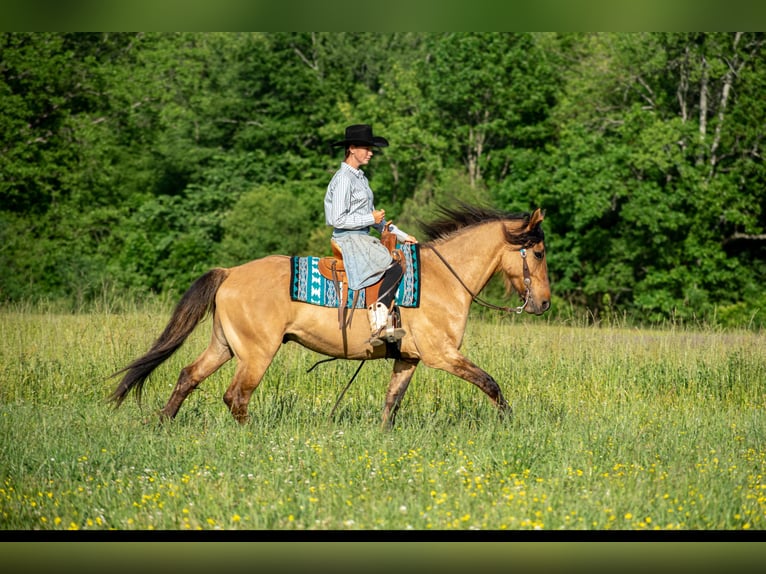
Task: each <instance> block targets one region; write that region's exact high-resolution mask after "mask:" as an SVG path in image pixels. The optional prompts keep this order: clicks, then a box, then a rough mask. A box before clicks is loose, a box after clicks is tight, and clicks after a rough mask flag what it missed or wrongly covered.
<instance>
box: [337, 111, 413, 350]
mask: <svg viewBox="0 0 766 574" xmlns="http://www.w3.org/2000/svg"><path fill="white" fill-rule="evenodd" d="M331 145H332V146H333V147H341V146H342V147H344V148H345V150H346V153H345V159H344V160H343V162H342V163H341V164H340V168H339V169H338V171H336V172H335V175H333V177H332V179H331V180H330V184H329V185H328V186H327V193H326V194H325V198H324V213H325V221H326V223H327V225H330V226H332V228H333V233H332V241H333V242H334V243H335V244H336V246H337V247H338V248H339V249H340V251H341V253H342V254H343V264H344V266H345V268H346V275H347V276H348V287H349V289H352V290H355V291H356V290H359V289H363V288H365V287H367V286H369V285H373V284H374V283H376V282H377V281H379V280H380V279H381V278H382V279H383V282H382V284H381V287H380V296H379V298H378V300H377V301H373V302H372V303H371V304H370V305H369V307H368V310H367V314H368V317H369V319H370V327H371V329H372V335H371V336H370V342H371V343H372V345H373V346H378V345H382V344H384V343H385V342H386V341H388V342H396V341H398V340H400V339H401V338H402V337H403V336H404V335H405V331H404V329H400V328H397V329H391V328H388V329H387V328H386V327H387V325H390V323H389V321H388V319H389V313H390V312H391V311H392V310H393V300H394V295H395V293H396V286H397V284H398V283H399V281H400V280H401V278H402V269H401V267H400V266H399V264H398V263H396V262H394V261H393V259H392V257H391V254H390V253H389V251H388V249H387V248H386V247H385V246H384V245H383V244H382V243H381V242H380V241H379V240H378V239H377V238H376V237H374V236H372V235H370V228H374V229H376V230H377V231H378V232H379V233H382V232H383V229H384V228H385V226H386V225H387V222H386V219H385V216H386V212H385V210H383V209H375V206H374V204H373V201H374V198H373V194H372V190H371V189H370V184H369V182H368V181H367V177H366V176H365V175H364V172H363V171H362V170H361V166H363V165H367V164H368V163H369V161H370V159H371V158H372V155H373V149H378V148H382V147H387V146H388V141H387V140H386V139H385V138H382V137H379V136H374V135H373V133H372V127H371V126H369V125H367V124H357V125H352V126H348V127H347V128H346V134H345V138H344V139H342V140H340V141H337V142H334V143H333V144H331ZM388 225H389V227H388V228H389V230H390V231H391V232H392V233H393V234H394V235H396V238H397V239H398V240H399V241H400V242H401V243H405V244H409V243H417V239H415V237H413V236H412V235H409V234H407V233H405V232H404V231H402V230H400V229H399V228H397V227H396V226H395V225H393V224H388ZM368 303H370V302H368ZM384 331H385V332H384Z"/></svg>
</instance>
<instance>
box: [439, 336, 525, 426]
mask: <svg viewBox="0 0 766 574" xmlns="http://www.w3.org/2000/svg"><path fill="white" fill-rule="evenodd" d="M429 366H432V367H435V368H437V369H442V370H444V371H447V372H448V373H452V374H453V375H455V376H458V377H460V378H461V379H463V380H466V381H468V382H469V383H473V384H474V385H476V386H477V387H479V388H480V389H481V390H482V391H484V393H485V394H486V395H487V396H488V397H489V398H490V400H491V401H492V403H493V404H494V405H495V406H496V407H497V408H498V409H499V410H500V411H502V412H506V413H510V411H511V407H510V405H509V404H508V403H507V402H506V400H505V397H503V393H502V392H501V391H500V386H499V385H498V384H497V383H496V382H495V379H493V378H492V377H491V376H490V375H489V374H488V373H487V372H485V371H483V370H482V369H480V368H479V367H477V366H476V365H474V364H473V363H472V362H471V361H469V360H468V359H466V358H465V357H464V356H463V355H462V354H461V353H460V352H459V351H458V350H456V349H455V350H453V351H452V352H447V353H445V355H444V356H443V357H442V358H441V360H439V361H437V362H431V363H430V365H429Z"/></svg>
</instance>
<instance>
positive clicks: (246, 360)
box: [223, 339, 281, 424]
mask: <svg viewBox="0 0 766 574" xmlns="http://www.w3.org/2000/svg"><path fill="white" fill-rule="evenodd" d="M258 345H259V347H258V348H250V349H248V354H247V356H244V357H243V356H240V357H237V358H238V360H239V364H238V365H237V370H236V371H235V373H234V379H233V380H232V381H231V384H230V385H229V388H228V389H226V393H224V395H223V401H224V402H225V403H226V406H228V407H229V410H230V411H231V414H232V416H233V417H234V418H235V419H236V420H237V422H239V423H241V424H244V423H246V422H247V420H248V414H247V405H248V403H249V402H250V396H251V395H252V394H253V391H255V389H256V388H257V387H258V385H259V384H260V383H261V379H262V378H263V375H264V374H265V373H266V369H268V368H269V365H270V364H271V361H272V359H273V358H274V355H276V353H277V351H278V350H279V346H280V345H281V339H275V340H274V341H273V342H272V343H271V344H267V343H266V342H261V341H259V343H258Z"/></svg>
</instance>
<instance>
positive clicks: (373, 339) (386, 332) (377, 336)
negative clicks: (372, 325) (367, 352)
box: [369, 325, 407, 347]
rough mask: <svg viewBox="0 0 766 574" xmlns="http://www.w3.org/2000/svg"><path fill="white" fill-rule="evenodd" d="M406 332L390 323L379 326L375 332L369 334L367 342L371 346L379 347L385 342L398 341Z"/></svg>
mask: <svg viewBox="0 0 766 574" xmlns="http://www.w3.org/2000/svg"><path fill="white" fill-rule="evenodd" d="M406 334H407V331H405V330H404V329H402V328H401V327H394V326H391V325H387V326H385V327H381V328H380V329H378V331H377V332H376V333H373V334H372V335H371V336H370V340H369V343H370V344H371V345H372V346H373V347H380V346H381V345H385V344H386V343H398V342H399V341H401V340H402V338H404V336H405V335H406Z"/></svg>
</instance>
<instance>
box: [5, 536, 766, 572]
mask: <svg viewBox="0 0 766 574" xmlns="http://www.w3.org/2000/svg"><path fill="white" fill-rule="evenodd" d="M765 548H766V545H765V544H763V543H753V544H741V543H737V542H733V543H732V542H722V543H710V542H706V543H694V542H668V543H643V542H637V543H636V542H614V543H598V542H575V543H569V542H564V543H549V542H521V543H492V542H489V543H454V542H449V543H441V542H421V543H416V544H413V543H397V542H393V543H388V542H385V543H371V542H361V543H343V542H337V543H336V542H329V543H322V542H295V543H247V542H246V543H230V542H226V543H217V544H205V543H199V542H192V543H188V542H179V543H132V542H130V543H113V542H97V543H90V542H88V543H76V542H74V543H73V542H63V543H57V542H56V543H13V544H3V545H0V551H2V553H3V570H4V571H5V572H17V571H18V572H56V571H63V572H65V571H70V568H69V567H71V571H72V572H77V573H78V574H87V573H89V572H99V573H100V574H102V573H103V572H114V573H115V574H122V573H127V572H140V573H141V574H146V573H147V572H152V571H156V570H161V571H164V572H183V573H184V574H192V573H197V572H210V571H213V572H215V571H222V570H224V569H226V571H230V570H231V569H232V568H233V569H237V570H244V569H246V571H253V572H323V571H324V570H325V567H327V568H331V570H328V572H332V573H333V574H340V573H342V572H355V573H358V572H364V573H365V574H368V573H369V574H372V573H378V572H380V573H383V572H397V573H399V572H407V571H412V570H417V571H421V572H422V571H423V570H424V569H425V570H426V571H429V572H430V571H433V572H439V573H440V574H443V573H447V572H450V573H451V572H458V573H464V572H472V571H474V570H475V569H476V568H477V567H479V566H480V567H481V569H482V571H485V570H487V571H492V570H502V571H506V572H511V571H518V570H519V569H532V571H533V572H551V571H559V570H563V569H565V570H566V571H567V572H610V571H611V572H624V571H627V572H635V571H638V569H642V570H645V571H650V572H656V571H663V570H665V569H667V570H674V571H678V569H679V568H681V569H682V570H683V571H697V572H719V571H732V572H737V571H745V570H746V569H749V568H750V567H752V566H756V565H758V564H762V563H763V558H764V549H765ZM9 567H10V568H9ZM237 570H234V571H237Z"/></svg>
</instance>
